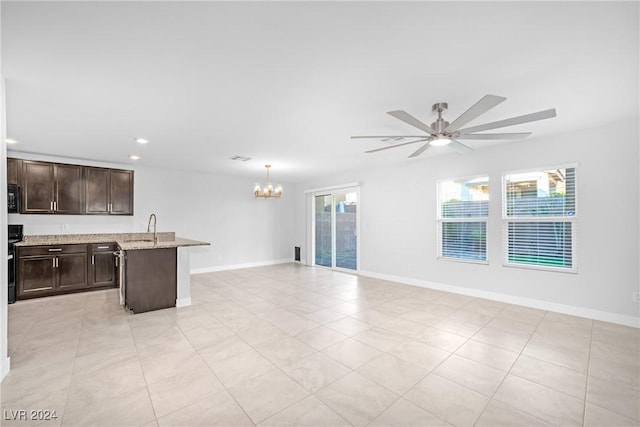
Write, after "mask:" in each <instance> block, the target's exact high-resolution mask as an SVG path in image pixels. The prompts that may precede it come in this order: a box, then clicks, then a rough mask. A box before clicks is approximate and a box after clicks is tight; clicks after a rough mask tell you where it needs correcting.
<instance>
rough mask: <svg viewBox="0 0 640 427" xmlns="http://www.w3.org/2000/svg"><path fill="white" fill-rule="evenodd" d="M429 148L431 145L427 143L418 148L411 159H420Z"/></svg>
mask: <svg viewBox="0 0 640 427" xmlns="http://www.w3.org/2000/svg"><path fill="white" fill-rule="evenodd" d="M429 147H431V144H430V143H428V142H427V143H426V144H424V145H423V146H422V147H420V148H418V149H417V150H416V151H415V152H414V153H413V154H411V155H410V156H409V158H412V157H418V156H419V155H420V154H422V153H424V152H425V151H426V150H427V148H429Z"/></svg>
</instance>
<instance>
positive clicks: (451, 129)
mask: <svg viewBox="0 0 640 427" xmlns="http://www.w3.org/2000/svg"><path fill="white" fill-rule="evenodd" d="M506 99H507V98H505V97H503V96H496V95H485V96H484V97H482V99H480V101H478V102H476V103H475V104H473V105H472V106H471V107H470V108H469V109H468V110H467V111H465V112H464V113H462V114H461V115H460V116H459V117H458V118H457V119H455V120H454V121H453V122H451V123H449V122H447V121H446V120H444V119H443V118H442V113H443V112H444V111H446V110H447V109H448V107H449V106H448V104H447V103H446V102H438V103H436V104H433V106H432V109H431V110H432V112H435V113H437V114H438V118H437V119H436V121H435V122H433V123H431V126H428V125H426V124H425V123H423V122H421V121H420V120H418V119H416V118H415V117H413V116H412V115H411V114H409V113H407V112H406V111H403V110H396V111H389V112H387V114H389V115H390V116H393V117H395V118H396V119H398V120H401V121H403V122H405V123H407V124H408V125H411V126H413V127H415V128H417V129H420V130H421V131H423V132H426V133H427V134H426V135H383V136H380V135H378V136H352V137H351V138H352V139H361V138H374V139H387V140H388V139H400V138H410V139H414V138H417V139H414V140H413V141H409V142H404V143H401V144H393V145H389V146H387V147H382V148H376V149H373V150H368V151H365V153H375V152H378V151H382V150H389V149H391V148H398V147H402V146H405V145H409V144H415V143H417V142H425V141H426V144H424V145H423V146H422V147H420V148H419V149H418V150H416V151H415V152H414V153H412V154H411V155H410V156H409V157H410V158H411V157H417V156H419V155H420V154H422V153H424V152H425V151H426V150H427V149H428V148H429V147H430V146H432V145H433V146H443V145H446V146H448V147H449V148H451V149H452V150H454V151H456V152H458V153H468V152H470V151H473V150H472V149H471V147H469V146H467V145H465V144H463V143H461V142H460V141H458V139H469V140H476V141H477V140H485V141H487V140H514V139H524V138H526V137H528V136H529V135H531V132H518V133H476V132H482V131H486V130H491V129H497V128H502V127H507V126H515V125H519V124H523V123H530V122H535V121H538V120H544V119H550V118H552V117H555V116H556V110H555V108H551V109H549V110H544V111H538V112H536V113H530V114H525V115H523V116H517V117H511V118H509V119H504V120H499V121H497V122H491V123H485V124H483V125H478V126H472V127H468V128H462V127H463V126H464V125H466V124H467V123H469V122H471V121H472V120H474V119H475V118H477V117H478V116H480V115H482V114H484V113H486V112H487V111H489V110H490V109H492V108H493V107H495V106H496V105H498V104H500V103H501V102H503V101H505V100H506ZM461 128H462V129H461Z"/></svg>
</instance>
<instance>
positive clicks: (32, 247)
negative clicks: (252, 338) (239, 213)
mask: <svg viewBox="0 0 640 427" xmlns="http://www.w3.org/2000/svg"><path fill="white" fill-rule="evenodd" d="M155 237H156V240H155V241H154V234H153V233H102V234H66V235H38V236H34V235H32V236H29V235H27V236H25V237H24V240H23V241H22V242H19V243H16V247H17V248H18V253H19V260H20V266H21V268H19V271H18V275H19V281H18V282H19V286H18V288H19V289H18V295H19V298H18V299H24V298H34V297H38V296H48V295H56V294H60V293H68V292H80V291H84V290H90V289H92V288H96V286H92V283H94V281H92V280H91V279H92V278H93V275H94V274H98V273H99V272H103V275H104V274H105V272H106V274H107V275H108V274H111V275H112V277H113V280H112V281H111V282H108V281H104V280H103V281H102V282H98V283H100V284H102V287H113V286H120V290H121V302H122V303H123V304H124V303H125V302H126V301H125V298H126V278H127V272H128V271H129V270H130V271H131V273H130V275H131V277H132V278H133V277H135V281H134V282H132V286H135V287H136V288H134V289H130V290H129V291H131V292H132V294H131V295H133V294H135V295H136V297H135V298H137V301H138V303H137V304H138V307H142V308H138V309H137V310H134V313H140V312H143V311H149V310H154V309H158V308H164V307H160V306H157V304H156V303H154V302H153V301H148V303H147V301H144V299H145V298H147V297H148V299H149V300H151V299H153V298H154V295H155V294H158V293H160V292H159V291H158V292H155V291H154V286H155V285H156V284H157V285H158V286H159V285H160V280H159V277H161V278H162V280H161V281H162V282H163V287H164V288H163V289H164V290H163V291H162V292H163V293H165V294H166V287H167V281H170V282H171V286H173V289H174V290H175V295H174V296H171V297H170V298H174V302H171V303H170V305H169V306H173V305H175V306H177V307H184V306H188V305H191V285H190V276H189V272H190V250H189V249H190V247H193V246H205V245H209V243H207V242H201V241H197V240H191V239H185V238H181V237H177V236H176V235H175V233H173V232H160V233H157V234H156V236H155ZM102 247H106V248H109V249H114V250H115V249H117V250H118V251H117V252H116V253H115V254H114V252H113V251H111V252H106V253H102V254H99V253H98V252H96V253H94V252H92V250H93V249H96V248H102ZM148 251H151V252H148ZM168 254H170V255H169V256H171V257H172V258H173V259H172V260H169V261H172V262H167V260H168V259H167V256H168ZM100 255H102V257H101V258H100ZM116 255H117V257H116ZM129 255H131V261H132V262H135V263H136V264H137V265H133V264H132V265H131V268H130V269H128V268H127V266H126V264H125V265H123V264H122V261H123V260H125V259H127V258H129ZM156 257H161V258H162V259H160V258H159V259H158V260H156ZM105 258H106V262H107V265H106V267H105V266H104V265H105V262H104V260H103V259H105ZM101 260H102V264H100V262H101ZM173 261H175V263H174V262H173ZM158 263H160V264H158ZM101 265H102V267H101ZM154 265H157V266H158V268H157V269H154V268H153V266H154ZM171 265H173V266H174V267H173V268H171ZM116 268H117V271H116ZM167 268H168V269H167ZM165 270H166V271H165ZM174 271H175V273H174ZM158 272H162V275H161V276H157V274H158ZM88 278H89V279H90V280H88ZM118 278H119V280H117V279H118ZM108 283H112V285H111V286H108V285H107V284H108ZM98 288H100V286H98ZM140 301H142V305H140ZM166 301H167V299H166V298H164V302H163V304H162V305H167V302H166Z"/></svg>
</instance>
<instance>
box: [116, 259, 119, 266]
mask: <svg viewBox="0 0 640 427" xmlns="http://www.w3.org/2000/svg"><path fill="white" fill-rule="evenodd" d="M118 258H119V257H117V256H116V267H118Z"/></svg>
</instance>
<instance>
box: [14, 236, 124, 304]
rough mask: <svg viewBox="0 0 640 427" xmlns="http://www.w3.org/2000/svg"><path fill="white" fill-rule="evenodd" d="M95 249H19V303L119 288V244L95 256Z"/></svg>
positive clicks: (63, 246)
mask: <svg viewBox="0 0 640 427" xmlns="http://www.w3.org/2000/svg"><path fill="white" fill-rule="evenodd" d="M93 246H98V245H91V244H90V245H87V244H70V245H55V246H44V245H40V246H20V247H18V272H17V279H18V280H17V285H18V286H17V295H16V296H17V299H26V298H35V297H40V296H49V295H56V294H63V293H68V292H78V291H83V290H89V289H92V288H104V287H113V286H115V285H116V280H115V276H116V275H115V271H116V268H115V259H114V256H113V247H114V246H115V244H103V245H102V246H106V247H109V248H111V250H109V251H108V252H107V251H106V250H105V251H102V252H100V250H98V249H96V252H92V247H93Z"/></svg>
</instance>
